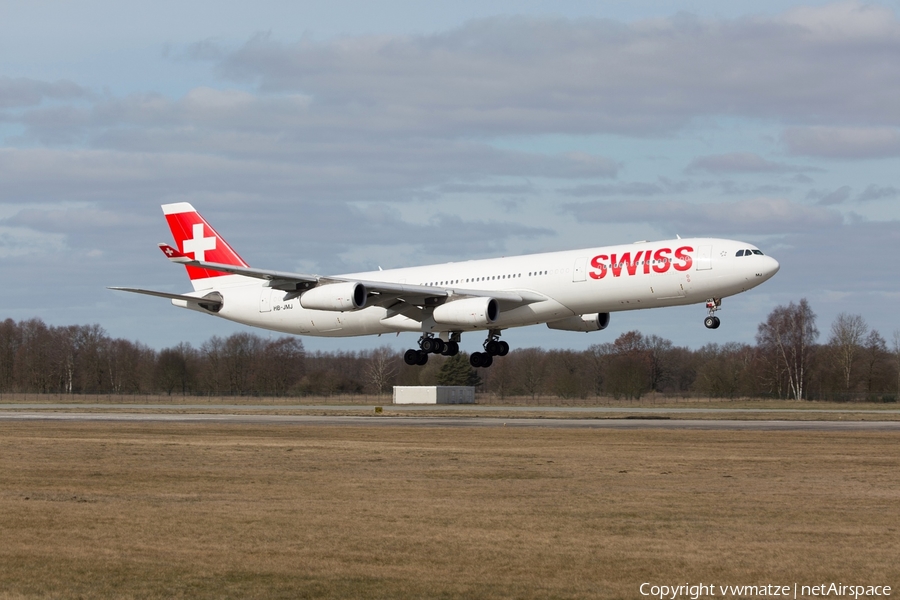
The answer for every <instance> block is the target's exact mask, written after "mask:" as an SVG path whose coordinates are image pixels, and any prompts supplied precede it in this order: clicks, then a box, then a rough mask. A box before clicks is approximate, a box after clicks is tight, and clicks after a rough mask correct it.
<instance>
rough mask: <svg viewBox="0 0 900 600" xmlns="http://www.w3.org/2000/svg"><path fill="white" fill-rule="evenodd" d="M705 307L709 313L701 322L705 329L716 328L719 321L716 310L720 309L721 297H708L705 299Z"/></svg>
mask: <svg viewBox="0 0 900 600" xmlns="http://www.w3.org/2000/svg"><path fill="white" fill-rule="evenodd" d="M706 308H707V310H708V311H709V315H708V316H707V317H706V318H705V319H703V324H704V325H706V328H707V329H718V328H719V325H720V324H721V321H720V320H719V317H717V316H716V311H717V310H721V308H722V299H721V298H710V299H709V300H707V301H706Z"/></svg>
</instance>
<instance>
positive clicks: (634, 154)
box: [0, 0, 900, 350]
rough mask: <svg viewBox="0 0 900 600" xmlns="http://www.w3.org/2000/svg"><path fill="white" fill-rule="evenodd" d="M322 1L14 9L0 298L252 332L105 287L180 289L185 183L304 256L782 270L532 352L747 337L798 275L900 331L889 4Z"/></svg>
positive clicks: (350, 262) (532, 341) (553, 335)
mask: <svg viewBox="0 0 900 600" xmlns="http://www.w3.org/2000/svg"><path fill="white" fill-rule="evenodd" d="M325 4H326V3H312V2H304V3H298V2H288V1H274V0H273V1H266V0H261V1H257V2H254V3H247V2H229V1H222V0H217V1H215V2H213V1H208V2H207V1H199V2H189V1H188V2H185V1H183V0H179V1H178V2H174V1H171V0H162V1H157V2H152V3H150V2H146V3H121V2H112V1H109V0H86V1H84V2H77V3H76V2H59V1H53V2H50V1H44V0H36V1H33V2H27V3H25V2H22V3H10V2H5V3H2V4H0V56H2V57H3V60H2V61H0V309H2V310H0V317H2V318H7V317H11V318H13V319H17V320H20V319H27V318H30V317H40V318H42V319H44V320H45V321H46V322H48V323H52V324H57V325H65V324H73V323H79V324H85V323H99V324H100V325H102V326H103V327H104V328H105V329H106V330H107V332H108V333H109V334H110V335H112V336H115V337H125V338H128V339H134V340H140V341H143V342H145V343H147V344H149V345H151V346H153V347H156V348H161V347H164V346H168V345H172V344H175V343H177V342H180V341H188V342H191V343H194V344H197V343H200V342H202V341H203V340H205V339H207V338H208V337H210V336H211V335H214V334H220V335H227V334H229V333H231V332H233V331H237V330H240V329H241V327H240V326H238V325H234V324H230V323H227V322H225V321H222V320H219V319H214V318H208V317H205V316H202V315H198V314H195V313H191V312H188V311H183V310H179V309H176V308H174V307H172V306H170V305H169V304H168V303H167V302H166V301H164V300H160V299H156V298H149V297H147V298H145V297H135V296H131V295H126V294H122V293H116V292H112V291H109V290H107V289H106V286H110V285H123V286H140V287H149V288H153V289H159V290H166V291H172V292H182V291H186V290H188V289H189V284H188V282H187V279H186V276H185V274H184V272H183V270H182V269H181V268H180V267H175V266H173V265H170V264H168V263H167V261H165V259H164V257H163V256H162V255H161V254H160V253H159V251H158V249H157V248H156V243H157V242H161V241H170V235H169V232H168V229H167V228H166V226H165V222H164V220H163V218H162V213H161V211H160V208H159V205H160V204H163V203H166V202H176V201H189V202H192V203H193V204H194V205H195V206H196V207H197V208H198V209H199V210H200V211H201V212H202V213H203V214H204V215H205V216H206V217H207V218H208V219H209V220H210V221H211V222H212V223H213V224H214V225H215V226H216V228H217V229H218V230H219V232H220V233H222V234H223V235H224V236H225V237H226V238H227V239H228V240H229V242H230V243H231V244H232V246H234V247H235V248H236V249H237V250H238V251H239V252H240V253H241V254H242V256H243V257H244V258H245V259H246V260H247V261H248V262H250V264H251V265H254V266H259V267H262V268H270V269H277V270H283V271H299V272H314V273H324V274H328V273H340V272H348V271H356V270H364V269H375V268H377V267H379V266H381V267H384V268H390V267H399V266H408V265H413V264H428V263H434V262H445V261H457V260H466V259H470V258H479V257H490V256H498V255H511V254H520V253H531V252H541V251H549V250H563V249H571V248H577V247H590V246H598V245H605V244H614V243H628V242H632V241H635V240H644V239H648V240H654V239H665V238H670V237H674V236H675V235H676V234H678V235H681V236H682V237H686V236H695V235H696V236H707V235H708V236H715V237H729V238H734V239H740V240H744V241H748V242H752V243H755V244H757V245H758V246H759V247H760V248H762V249H763V250H764V251H765V252H766V253H768V254H771V255H773V256H775V257H776V258H777V259H778V260H779V261H780V262H781V265H782V269H781V272H780V273H779V274H778V275H777V276H776V277H775V278H774V279H772V280H771V281H769V282H768V283H766V284H765V285H763V286H762V287H760V288H757V289H756V290H753V291H751V292H749V293H746V294H743V295H741V296H738V297H735V298H729V299H727V300H726V301H725V303H724V307H723V308H724V310H723V311H722V312H720V313H719V315H720V316H721V318H722V320H723V325H722V327H721V328H720V329H718V330H716V331H708V330H706V329H705V328H704V327H703V325H702V318H703V317H704V316H705V311H704V310H703V308H702V307H700V306H693V307H681V308H674V309H665V310H656V311H649V312H648V311H640V312H631V313H618V314H615V315H613V319H612V324H611V326H610V328H609V329H608V330H607V331H604V332H597V333H592V334H576V333H565V332H552V331H550V330H548V329H546V328H544V327H532V328H527V329H523V330H517V331H512V332H509V333H508V334H506V339H507V340H509V341H510V343H511V344H512V345H513V346H525V345H543V346H547V347H571V348H584V347H586V346H588V345H590V344H592V343H597V342H602V341H610V340H612V339H614V338H615V337H616V336H617V335H619V334H620V333H622V332H624V331H628V330H630V329H639V330H641V331H642V332H644V333H646V334H651V333H652V334H657V335H661V336H663V337H666V338H669V339H671V340H672V341H673V342H674V343H676V344H678V345H687V346H691V347H699V346H701V345H703V344H705V343H707V342H711V341H717V342H727V341H738V342H752V341H753V339H754V335H755V333H756V326H757V324H758V323H759V322H760V321H761V320H763V319H764V318H765V316H766V315H767V314H768V313H769V312H770V311H771V310H772V309H773V308H774V307H775V306H777V305H779V304H786V303H788V302H790V301H796V300H799V299H800V298H803V297H805V298H807V299H808V300H809V302H810V303H811V305H812V308H813V310H814V311H815V312H816V313H817V314H818V315H819V328H820V329H821V330H822V332H823V341H824V337H825V333H827V330H828V328H829V326H830V324H831V322H832V320H833V319H834V317H835V316H836V315H837V314H839V313H840V312H849V313H853V314H861V315H862V316H863V317H864V318H865V319H866V320H867V321H868V323H869V324H870V325H871V326H872V327H875V328H877V329H879V330H880V331H881V333H882V334H883V335H884V336H885V337H887V338H890V336H891V333H892V332H893V331H894V330H895V329H898V328H900V318H898V316H897V306H898V301H900V261H898V259H897V255H898V253H900V100H898V99H900V60H898V57H900V4H898V2H896V1H894V2H883V3H878V4H862V3H855V2H849V3H825V2H809V3H806V4H794V3H790V2H766V1H763V2H760V1H759V0H754V1H753V2H747V1H736V2H729V3H722V2H713V1H690V0H685V1H682V2H668V1H662V2H661V1H653V2H649V1H627V2H626V1H610V2H587V1H585V2H578V1H564V0H563V1H559V0H557V1H554V2H542V1H518V2H487V3H486V2H483V1H479V2H469V1H458V2H454V3H442V4H447V5H448V6H433V5H432V4H433V3H423V2H415V1H402V2H401V1H388V2H378V3H370V2H361V1H356V2H349V1H336V2H330V3H327V6H325ZM451 4H452V6H450V5H451ZM477 337H478V341H476V340H475V339H473V336H469V340H468V342H467V343H464V347H466V349H468V350H473V349H474V348H475V346H476V345H478V342H480V338H481V336H480V335H479V336H477ZM414 339H415V336H414V335H412V334H405V335H403V336H400V337H399V338H393V337H391V338H390V339H388V338H380V339H377V338H371V339H366V338H361V339H344V340H337V341H335V340H319V339H316V338H305V339H304V343H305V344H306V346H307V348H311V349H337V348H341V349H346V350H352V349H356V348H367V347H372V346H374V345H380V344H383V343H386V342H387V343H390V344H392V345H395V346H396V347H398V348H400V347H408V346H411V345H413V342H414ZM464 342H465V339H464ZM468 346H472V347H471V348H469V347H468Z"/></svg>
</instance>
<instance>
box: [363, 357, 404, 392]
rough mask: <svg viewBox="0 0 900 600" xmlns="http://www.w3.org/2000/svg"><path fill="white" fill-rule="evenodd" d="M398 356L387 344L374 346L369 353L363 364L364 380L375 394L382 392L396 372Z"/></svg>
mask: <svg viewBox="0 0 900 600" xmlns="http://www.w3.org/2000/svg"><path fill="white" fill-rule="evenodd" d="M398 358H399V356H398V354H397V353H396V352H394V351H393V350H391V349H390V348H389V347H388V346H382V347H380V348H376V349H374V350H372V352H371V353H370V354H369V358H368V360H366V366H365V376H366V382H367V383H368V384H369V387H370V388H371V389H372V391H373V392H375V394H376V395H377V396H380V395H381V394H383V393H384V391H385V388H387V386H388V384H389V383H390V382H391V380H393V378H394V376H395V375H396V374H397V366H398V360H397V359H398Z"/></svg>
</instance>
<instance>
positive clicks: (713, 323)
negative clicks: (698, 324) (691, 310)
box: [703, 317, 722, 329]
mask: <svg viewBox="0 0 900 600" xmlns="http://www.w3.org/2000/svg"><path fill="white" fill-rule="evenodd" d="M721 323H722V322H721V321H720V320H719V317H706V318H705V319H703V324H704V325H706V328H707V329H718V328H719V325H720V324H721Z"/></svg>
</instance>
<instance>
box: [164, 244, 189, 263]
mask: <svg viewBox="0 0 900 600" xmlns="http://www.w3.org/2000/svg"><path fill="white" fill-rule="evenodd" d="M159 249H160V250H162V252H163V254H165V255H166V258H168V259H169V260H171V261H172V262H175V263H187V262H191V260H192V259H191V257H190V256H187V255H185V254H183V253H182V252H179V251H178V249H177V248H173V247H172V246H170V245H169V244H166V243H160V244H159Z"/></svg>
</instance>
